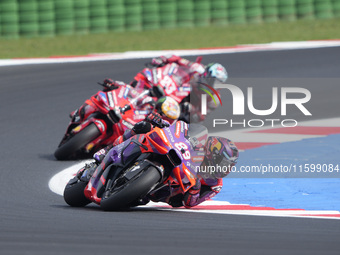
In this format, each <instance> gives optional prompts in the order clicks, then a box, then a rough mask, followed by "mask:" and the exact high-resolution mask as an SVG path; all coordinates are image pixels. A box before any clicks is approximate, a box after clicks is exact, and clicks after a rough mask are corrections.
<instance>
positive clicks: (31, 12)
mask: <svg viewBox="0 0 340 255" xmlns="http://www.w3.org/2000/svg"><path fill="white" fill-rule="evenodd" d="M333 17H340V0H0V38H19V37H37V36H50V37H53V36H55V35H70V34H90V33H105V32H108V31H119V32H120V31H141V30H149V29H163V28H176V27H186V28H188V27H202V26H211V25H227V24H229V25H232V24H246V23H263V22H278V21H292V20H296V19H329V18H333Z"/></svg>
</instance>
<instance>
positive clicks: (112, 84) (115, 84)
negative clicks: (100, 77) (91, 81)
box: [101, 79, 126, 90]
mask: <svg viewBox="0 0 340 255" xmlns="http://www.w3.org/2000/svg"><path fill="white" fill-rule="evenodd" d="M101 85H102V86H104V87H105V88H106V89H107V90H114V89H117V88H119V87H120V86H124V85H126V84H125V82H122V81H114V80H112V79H105V80H104V81H103V83H102V84H101Z"/></svg>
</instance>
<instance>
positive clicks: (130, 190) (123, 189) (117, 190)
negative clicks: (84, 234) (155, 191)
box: [100, 166, 161, 211]
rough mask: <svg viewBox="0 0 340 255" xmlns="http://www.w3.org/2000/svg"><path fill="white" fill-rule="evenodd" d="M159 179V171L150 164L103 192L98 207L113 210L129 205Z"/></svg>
mask: <svg viewBox="0 0 340 255" xmlns="http://www.w3.org/2000/svg"><path fill="white" fill-rule="evenodd" d="M160 179H161V174H160V173H159V171H158V170H157V169H156V168H155V167H153V166H150V167H149V168H147V169H146V170H144V171H142V172H141V174H139V175H138V176H137V177H136V178H133V179H131V180H130V181H126V182H125V183H124V184H122V185H120V186H118V187H114V188H113V190H112V191H110V192H109V194H107V193H108V192H104V196H103V198H102V200H101V202H100V207H101V208H102V209H103V210H105V211H113V210H118V209H122V208H126V207H129V205H131V204H132V203H133V202H134V201H136V200H137V199H139V198H142V197H144V196H145V195H147V194H148V193H149V192H150V191H151V189H152V188H153V187H154V186H155V185H156V184H158V182H159V180H160Z"/></svg>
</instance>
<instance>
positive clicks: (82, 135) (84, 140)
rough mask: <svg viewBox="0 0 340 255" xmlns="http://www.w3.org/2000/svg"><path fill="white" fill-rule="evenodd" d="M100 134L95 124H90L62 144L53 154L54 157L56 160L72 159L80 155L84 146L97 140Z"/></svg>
mask: <svg viewBox="0 0 340 255" xmlns="http://www.w3.org/2000/svg"><path fill="white" fill-rule="evenodd" d="M100 134H101V133H100V131H99V129H98V128H97V126H96V124H94V123H91V124H89V125H88V126H87V127H85V128H84V129H83V130H81V131H80V132H79V133H77V134H75V135H74V136H72V137H71V138H70V139H69V140H67V141H66V142H65V143H64V144H62V145H61V146H60V147H59V148H58V149H57V150H56V151H55V152H54V157H55V158H56V159H57V160H68V159H73V158H74V157H75V155H76V154H77V153H81V150H82V149H83V148H84V146H85V145H86V144H88V143H89V142H91V141H92V140H94V139H95V138H97V137H98V136H99V135H100Z"/></svg>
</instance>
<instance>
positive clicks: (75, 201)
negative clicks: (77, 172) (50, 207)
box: [64, 177, 91, 207]
mask: <svg viewBox="0 0 340 255" xmlns="http://www.w3.org/2000/svg"><path fill="white" fill-rule="evenodd" d="M75 179H77V180H75ZM87 183H88V182H83V181H80V180H79V179H78V178H77V177H74V178H73V179H72V180H70V181H69V182H68V183H67V185H66V187H65V189H64V200H65V202H66V203H67V204H68V205H70V206H73V207H84V206H86V205H87V204H89V203H91V201H90V200H88V199H87V198H86V197H85V194H84V190H85V188H86V185H87Z"/></svg>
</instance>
